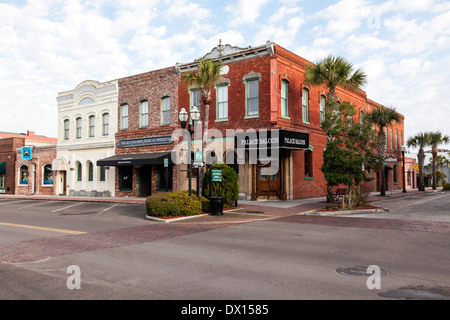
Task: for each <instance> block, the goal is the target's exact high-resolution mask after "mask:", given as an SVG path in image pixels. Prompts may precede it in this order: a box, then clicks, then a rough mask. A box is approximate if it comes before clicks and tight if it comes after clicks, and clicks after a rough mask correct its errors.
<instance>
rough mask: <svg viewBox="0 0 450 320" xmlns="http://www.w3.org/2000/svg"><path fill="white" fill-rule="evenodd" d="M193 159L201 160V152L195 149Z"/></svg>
mask: <svg viewBox="0 0 450 320" xmlns="http://www.w3.org/2000/svg"><path fill="white" fill-rule="evenodd" d="M195 161H203V152H201V151H195Z"/></svg>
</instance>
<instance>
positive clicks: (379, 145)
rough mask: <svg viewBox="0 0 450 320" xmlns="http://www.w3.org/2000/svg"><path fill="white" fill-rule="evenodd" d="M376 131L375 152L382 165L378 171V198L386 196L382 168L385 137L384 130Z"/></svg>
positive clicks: (384, 156) (384, 153)
mask: <svg viewBox="0 0 450 320" xmlns="http://www.w3.org/2000/svg"><path fill="white" fill-rule="evenodd" d="M379 130H380V131H378V143H377V151H378V154H379V156H380V158H381V159H382V161H383V163H382V164H381V169H380V196H383V197H384V196H385V195H386V182H385V170H386V169H385V168H384V160H385V159H386V135H385V134H384V131H383V130H384V128H380V129H379Z"/></svg>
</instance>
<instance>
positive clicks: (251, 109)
mask: <svg viewBox="0 0 450 320" xmlns="http://www.w3.org/2000/svg"><path fill="white" fill-rule="evenodd" d="M246 99H247V104H246V105H247V114H246V115H247V116H258V115H259V79H252V80H248V81H247V82H246Z"/></svg>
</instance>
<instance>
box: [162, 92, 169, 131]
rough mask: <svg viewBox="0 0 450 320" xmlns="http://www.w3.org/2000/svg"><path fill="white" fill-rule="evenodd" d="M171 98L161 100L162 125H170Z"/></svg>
mask: <svg viewBox="0 0 450 320" xmlns="http://www.w3.org/2000/svg"><path fill="white" fill-rule="evenodd" d="M170 111H171V110H170V97H167V96H166V97H162V98H161V125H162V126H166V125H170Z"/></svg>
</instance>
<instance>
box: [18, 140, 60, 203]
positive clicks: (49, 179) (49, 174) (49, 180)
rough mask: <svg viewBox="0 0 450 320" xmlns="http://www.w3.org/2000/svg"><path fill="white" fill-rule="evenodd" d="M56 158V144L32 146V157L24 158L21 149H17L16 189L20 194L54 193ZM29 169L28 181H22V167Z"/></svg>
mask: <svg viewBox="0 0 450 320" xmlns="http://www.w3.org/2000/svg"><path fill="white" fill-rule="evenodd" d="M55 158H56V146H46V147H32V159H29V160H24V159H22V153H21V150H17V161H16V165H15V171H16V174H17V179H16V180H17V181H16V191H15V194H18V195H31V194H39V195H54V194H55V187H54V186H55V183H56V181H55V180H54V178H53V171H52V170H51V166H52V161H53V160H54V159H55ZM22 167H23V168H26V169H27V170H28V181H27V183H21V181H22V180H21V177H20V176H21V168H22Z"/></svg>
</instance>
